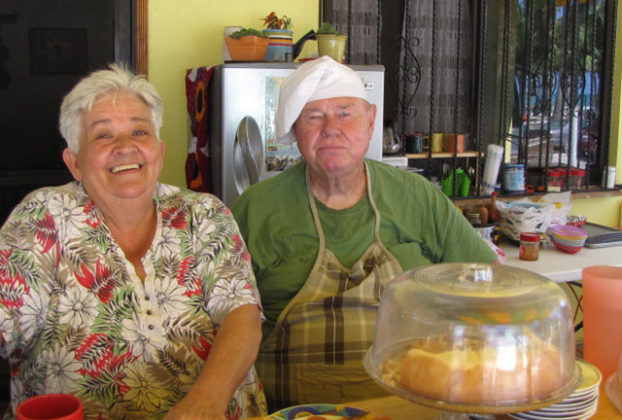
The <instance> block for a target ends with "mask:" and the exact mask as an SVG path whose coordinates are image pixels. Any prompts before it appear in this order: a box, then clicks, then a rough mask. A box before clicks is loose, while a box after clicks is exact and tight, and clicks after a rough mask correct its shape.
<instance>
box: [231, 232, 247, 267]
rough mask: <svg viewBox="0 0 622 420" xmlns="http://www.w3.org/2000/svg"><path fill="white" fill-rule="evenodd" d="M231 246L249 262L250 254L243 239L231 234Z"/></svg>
mask: <svg viewBox="0 0 622 420" xmlns="http://www.w3.org/2000/svg"><path fill="white" fill-rule="evenodd" d="M233 246H234V248H235V251H236V253H237V254H239V255H240V256H241V257H242V259H243V260H244V261H246V262H249V261H250V260H251V254H250V253H249V252H248V250H247V249H246V246H245V245H244V241H243V240H242V237H241V236H240V235H233Z"/></svg>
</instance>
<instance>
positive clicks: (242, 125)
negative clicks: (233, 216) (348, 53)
mask: <svg viewBox="0 0 622 420" xmlns="http://www.w3.org/2000/svg"><path fill="white" fill-rule="evenodd" d="M296 66H298V64H297V63H277V62H274V63H227V64H223V65H220V66H217V67H215V68H214V69H213V72H212V75H211V78H210V81H209V85H208V86H209V87H208V95H207V98H208V101H207V102H208V106H207V111H208V115H209V117H208V119H207V124H208V131H209V166H210V178H211V192H212V193H214V194H216V195H217V196H219V197H220V198H221V199H222V200H223V201H224V202H225V204H227V205H231V204H232V203H233V201H234V200H235V199H236V198H237V197H238V196H239V195H240V194H241V193H242V192H243V191H244V190H245V189H246V188H248V187H249V186H250V185H252V184H253V183H255V182H258V181H261V180H263V179H266V178H268V177H270V176H274V175H276V174H278V173H280V172H282V171H283V170H284V169H285V168H286V167H288V166H291V165H292V164H295V163H296V162H298V161H299V160H300V159H301V158H300V153H299V151H298V148H297V146H296V144H281V143H279V142H278V141H277V139H276V127H275V122H274V116H275V114H276V109H277V105H278V97H279V96H278V94H279V87H280V85H281V82H282V81H283V79H285V77H287V76H288V75H289V74H290V73H292V72H293V71H294V70H295V69H296ZM351 67H352V68H353V69H354V70H355V71H356V72H357V73H358V74H360V76H361V79H362V80H363V83H364V85H365V88H366V89H367V92H368V96H369V99H370V102H372V103H374V104H375V105H376V106H377V108H378V112H377V113H376V121H375V127H374V132H373V135H372V140H371V144H370V146H369V150H368V152H367V155H366V156H367V157H369V158H371V159H375V160H382V124H383V121H382V115H383V97H384V67H383V66H380V65H372V66H368V65H365V66H351Z"/></svg>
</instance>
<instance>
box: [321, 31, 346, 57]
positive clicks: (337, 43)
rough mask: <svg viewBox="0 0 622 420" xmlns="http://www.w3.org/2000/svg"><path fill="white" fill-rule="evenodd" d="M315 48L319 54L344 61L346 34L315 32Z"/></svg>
mask: <svg viewBox="0 0 622 420" xmlns="http://www.w3.org/2000/svg"><path fill="white" fill-rule="evenodd" d="M315 37H316V39H317V50H318V54H319V56H320V57H321V56H323V55H328V56H329V57H332V58H333V59H334V60H335V61H336V62H338V63H343V62H344V61H345V59H344V57H345V52H346V43H347V42H348V36H347V35H332V34H316V35H315Z"/></svg>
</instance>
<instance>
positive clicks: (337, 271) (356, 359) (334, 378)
mask: <svg viewBox="0 0 622 420" xmlns="http://www.w3.org/2000/svg"><path fill="white" fill-rule="evenodd" d="M306 177H307V193H308V197H309V203H310V206H311V212H312V214H313V219H314V222H315V226H316V229H317V232H318V236H319V250H318V256H317V259H316V261H315V264H314V266H313V268H312V270H311V272H310V273H309V276H308V278H307V280H306V282H305V284H304V286H303V287H302V289H300V291H299V292H298V294H297V295H296V296H295V297H294V298H293V299H292V301H291V302H290V303H289V304H288V305H287V306H286V307H285V309H284V310H283V312H281V314H280V315H279V318H278V320H277V323H276V326H275V328H274V330H273V331H272V333H271V334H270V335H269V336H268V337H266V340H265V341H264V342H263V344H262V346H261V350H260V353H259V357H258V359H257V362H256V367H257V369H258V373H259V375H260V377H261V379H262V381H263V385H264V391H265V393H266V397H267V399H268V404H269V408H270V410H277V409H280V408H284V407H288V406H291V405H297V404H304V403H329V402H330V403H340V402H346V401H354V400H359V399H365V398H370V397H377V396H382V395H386V392H385V391H383V390H382V389H381V388H380V387H379V386H377V385H376V384H375V382H374V381H373V380H372V379H371V378H370V377H369V375H367V373H366V372H365V370H364V368H363V362H362V361H363V358H364V355H365V352H366V351H367V349H368V348H369V346H371V344H372V341H373V338H374V333H375V326H376V315H377V310H378V305H379V303H380V295H381V293H382V291H383V289H384V286H385V285H386V284H387V283H388V282H389V281H391V280H392V279H393V278H394V277H395V276H397V275H398V274H400V273H401V272H402V269H401V266H400V264H399V263H398V262H397V260H396V259H395V257H393V255H391V254H390V253H389V251H388V250H387V249H386V248H385V247H384V245H383V244H382V242H381V241H380V212H379V211H378V208H377V207H376V204H375V202H374V200H373V196H372V193H371V188H367V194H368V197H369V201H370V203H371V206H372V208H373V210H374V213H375V219H376V220H375V228H374V229H375V241H374V242H373V243H372V244H371V245H370V246H369V248H368V249H367V250H366V252H365V253H364V254H363V257H362V258H361V259H359V260H358V261H357V262H356V263H355V264H354V265H353V267H352V268H351V269H347V268H345V267H344V266H343V265H342V264H341V263H340V262H339V260H338V259H337V258H336V257H335V255H334V254H333V253H332V252H331V251H330V250H328V249H326V247H325V236H324V232H323V230H322V226H321V222H320V219H319V216H318V212H317V207H316V204H315V200H314V198H313V195H312V194H311V190H310V187H309V174H308V172H307V175H306ZM367 179H368V180H369V172H368V171H367ZM368 185H370V184H369V182H368Z"/></svg>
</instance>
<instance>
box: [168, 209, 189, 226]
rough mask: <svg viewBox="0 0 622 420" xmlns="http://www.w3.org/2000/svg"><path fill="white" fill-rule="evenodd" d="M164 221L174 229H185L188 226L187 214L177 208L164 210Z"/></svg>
mask: <svg viewBox="0 0 622 420" xmlns="http://www.w3.org/2000/svg"><path fill="white" fill-rule="evenodd" d="M162 219H163V220H164V222H165V223H167V224H168V226H170V227H172V228H173V229H184V228H185V227H186V226H187V224H188V222H187V221H186V212H185V211H183V210H180V209H178V208H176V207H170V208H168V209H164V210H163V211H162Z"/></svg>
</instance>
